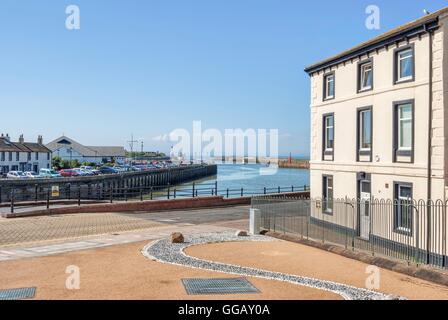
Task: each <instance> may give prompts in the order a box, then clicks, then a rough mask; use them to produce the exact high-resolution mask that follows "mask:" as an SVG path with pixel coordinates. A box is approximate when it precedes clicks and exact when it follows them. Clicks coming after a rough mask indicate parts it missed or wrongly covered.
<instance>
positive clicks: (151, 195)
mask: <svg viewBox="0 0 448 320" xmlns="http://www.w3.org/2000/svg"><path fill="white" fill-rule="evenodd" d="M152 192H153V186H151V190H150V196H149V198H150V199H151V200H152Z"/></svg>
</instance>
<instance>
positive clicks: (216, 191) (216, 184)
mask: <svg viewBox="0 0 448 320" xmlns="http://www.w3.org/2000/svg"><path fill="white" fill-rule="evenodd" d="M217 195H218V181H215V196H217Z"/></svg>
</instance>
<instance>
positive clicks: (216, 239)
mask: <svg viewBox="0 0 448 320" xmlns="http://www.w3.org/2000/svg"><path fill="white" fill-rule="evenodd" d="M245 241H273V239H272V238H268V237H265V236H258V235H256V236H248V237H237V236H235V235H233V234H231V233H228V232H224V233H208V234H199V235H190V236H188V237H186V242H185V243H180V244H173V243H171V242H170V241H169V239H161V240H158V241H155V242H153V243H150V244H148V245H146V246H145V247H144V248H143V250H142V254H143V255H144V256H145V257H147V258H149V259H153V260H156V261H158V262H161V263H166V264H172V265H178V266H183V267H190V268H195V269H202V270H207V271H215V272H221V273H226V274H234V275H239V276H248V277H255V278H261V279H268V280H277V281H283V282H289V283H292V284H297V285H301V286H306V287H310V288H314V289H319V290H324V291H328V292H332V293H336V294H338V295H340V296H342V297H343V298H344V299H345V300H394V299H403V298H401V297H395V296H391V295H386V294H383V293H379V292H376V291H372V290H367V289H363V288H357V287H354V286H349V285H345V284H341V283H336V282H333V281H327V280H319V279H314V278H308V277H302V276H296V275H291V274H286V273H281V272H275V271H267V270H262V269H257V268H250V267H243V266H238V265H232V264H226V263H220V262H214V261H208V260H204V259H199V258H195V257H191V256H188V255H187V254H186V253H185V252H184V250H185V249H186V248H188V247H191V246H196V245H202V244H210V243H220V242H245ZM274 241H278V240H274Z"/></svg>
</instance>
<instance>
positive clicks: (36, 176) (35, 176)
mask: <svg viewBox="0 0 448 320" xmlns="http://www.w3.org/2000/svg"><path fill="white" fill-rule="evenodd" d="M24 174H25V176H26V177H27V178H28V179H39V178H40V175H39V174H38V173H36V172H31V171H26V172H25V173H24Z"/></svg>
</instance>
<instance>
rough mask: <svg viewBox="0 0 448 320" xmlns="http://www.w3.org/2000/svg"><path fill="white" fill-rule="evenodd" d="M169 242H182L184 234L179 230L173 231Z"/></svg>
mask: <svg viewBox="0 0 448 320" xmlns="http://www.w3.org/2000/svg"><path fill="white" fill-rule="evenodd" d="M171 243H184V236H183V234H182V233H180V232H174V233H172V234H171Z"/></svg>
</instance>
